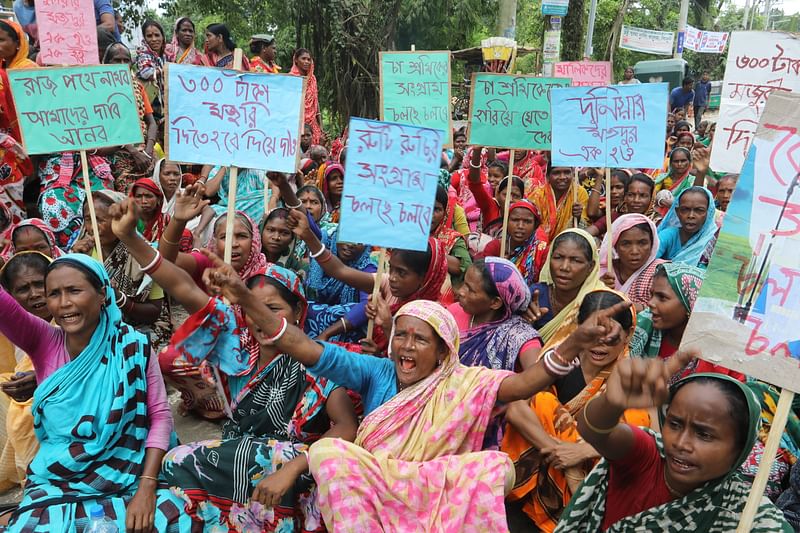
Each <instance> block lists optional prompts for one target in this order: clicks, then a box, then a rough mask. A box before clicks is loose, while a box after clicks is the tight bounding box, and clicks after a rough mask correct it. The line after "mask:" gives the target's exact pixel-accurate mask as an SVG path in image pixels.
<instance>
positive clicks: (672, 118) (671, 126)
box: [667, 115, 675, 135]
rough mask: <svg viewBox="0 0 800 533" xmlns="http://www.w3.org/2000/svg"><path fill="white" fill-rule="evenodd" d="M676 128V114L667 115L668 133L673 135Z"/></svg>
mask: <svg viewBox="0 0 800 533" xmlns="http://www.w3.org/2000/svg"><path fill="white" fill-rule="evenodd" d="M674 129H675V115H667V135H672V130H674Z"/></svg>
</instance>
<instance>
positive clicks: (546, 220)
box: [527, 161, 589, 242]
mask: <svg viewBox="0 0 800 533" xmlns="http://www.w3.org/2000/svg"><path fill="white" fill-rule="evenodd" d="M527 198H528V200H530V201H531V202H532V203H533V205H535V206H536V207H537V208H538V209H539V213H541V215H542V229H543V230H544V232H545V233H546V234H547V240H548V241H551V242H552V240H553V239H555V237H556V235H558V234H559V233H561V232H563V231H564V230H565V229H567V228H574V227H585V225H586V204H587V202H588V201H589V195H588V194H587V192H586V189H584V188H583V187H581V186H580V185H578V184H577V183H576V182H575V169H574V168H572V167H554V166H552V164H551V163H550V162H549V161H548V162H547V183H546V184H545V185H544V186H542V187H538V188H536V189H533V190H531V191H528V196H527Z"/></svg>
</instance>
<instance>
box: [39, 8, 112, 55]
mask: <svg viewBox="0 0 800 533" xmlns="http://www.w3.org/2000/svg"><path fill="white" fill-rule="evenodd" d="M36 24H37V26H38V28H39V46H40V51H39V58H40V60H41V62H42V63H44V64H45V65H97V64H99V63H100V58H99V57H98V52H97V24H95V18H94V2H93V1H92V0H36Z"/></svg>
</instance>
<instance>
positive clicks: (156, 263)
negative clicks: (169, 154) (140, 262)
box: [142, 250, 163, 276]
mask: <svg viewBox="0 0 800 533" xmlns="http://www.w3.org/2000/svg"><path fill="white" fill-rule="evenodd" d="M161 261H163V258H162V257H161V253H159V251H158V250H156V256H155V257H154V258H153V260H152V261H151V262H150V264H148V265H147V266H145V267H142V272H144V273H145V274H147V275H148V276H149V275H150V274H152V273H153V272H155V271H156V270H157V269H158V267H160V266H161Z"/></svg>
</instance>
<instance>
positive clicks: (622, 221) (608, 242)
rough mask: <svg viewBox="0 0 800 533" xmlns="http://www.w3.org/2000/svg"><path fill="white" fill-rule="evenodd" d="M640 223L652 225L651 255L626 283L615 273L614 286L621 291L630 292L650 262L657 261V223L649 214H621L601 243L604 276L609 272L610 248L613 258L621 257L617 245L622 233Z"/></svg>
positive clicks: (602, 272) (601, 264)
mask: <svg viewBox="0 0 800 533" xmlns="http://www.w3.org/2000/svg"><path fill="white" fill-rule="evenodd" d="M639 224H647V225H648V226H649V227H650V234H651V235H652V240H653V246H652V247H651V248H650V255H649V256H648V258H647V260H646V261H645V262H644V263H643V264H642V266H641V267H639V269H638V270H636V272H634V273H633V274H631V277H629V278H628V279H627V280H626V281H625V283H620V281H619V277H618V276H617V274H616V271H615V273H614V288H615V289H616V290H618V291H620V292H623V293H625V294H628V291H629V290H630V288H631V286H632V285H633V284H634V283H635V282H636V280H637V279H638V277H639V276H640V275H641V274H642V273H643V272H644V271H645V270H647V268H648V267H649V266H650V264H651V263H652V262H653V261H655V259H656V257H657V256H658V245H659V239H658V229H657V228H656V225H655V223H654V222H653V221H652V220H651V219H650V218H649V217H647V216H645V215H642V214H640V213H630V214H627V215H621V216H619V217H618V218H617V219H616V220H615V221H614V222H613V223H612V224H611V231H607V232H606V235H605V237H603V243H602V244H601V245H600V276H601V277H602V276H603V275H604V274H605V273H606V272H608V249H609V248H611V254H612V260H613V259H619V254H618V253H617V250H616V246H617V241H618V240H619V237H620V235H622V234H623V233H624V232H626V231H628V230H629V229H631V228H632V227H634V226H638V225H639Z"/></svg>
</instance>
